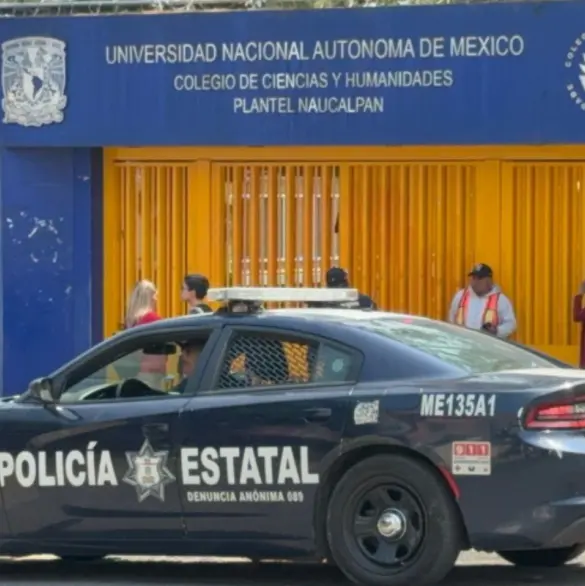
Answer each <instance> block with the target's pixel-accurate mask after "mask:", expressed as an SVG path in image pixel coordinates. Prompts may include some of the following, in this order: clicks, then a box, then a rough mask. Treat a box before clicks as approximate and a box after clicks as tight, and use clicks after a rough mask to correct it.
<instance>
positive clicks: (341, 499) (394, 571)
mask: <svg viewBox="0 0 585 586" xmlns="http://www.w3.org/2000/svg"><path fill="white" fill-rule="evenodd" d="M462 533H463V532H462V527H461V524H460V521H459V515H458V512H457V509H456V504H455V501H454V499H453V497H452V495H451V494H450V493H449V492H448V490H447V489H446V487H445V485H444V483H443V482H442V479H441V478H440V476H439V475H438V473H437V472H436V471H434V470H432V469H431V468H430V467H429V466H427V465H425V464H424V463H419V462H418V461H416V460H414V459H413V458H409V457H408V456H403V455H398V454H396V455H394V454H393V455H379V456H373V457H371V458H368V459H366V460H363V461H361V462H359V463H357V464H356V465H355V466H353V467H352V468H350V469H349V470H348V471H347V472H346V473H345V474H344V476H343V477H342V478H341V480H340V481H339V482H338V484H337V486H336V487H335V489H334V491H333V494H332V495H331V498H330V500H329V504H328V509H327V539H328V542H329V548H330V550H331V555H332V558H333V560H334V562H335V563H336V565H337V566H338V567H339V568H340V569H341V570H342V571H343V572H344V573H345V574H346V576H347V577H348V578H349V579H350V580H352V581H353V582H355V583H357V584H363V585H368V586H423V585H427V584H436V583H437V582H440V581H441V580H442V579H443V578H444V577H445V575H446V574H447V573H448V572H449V571H450V570H451V568H452V567H453V565H454V564H455V560H456V559H457V556H458V555H459V552H460V549H461V544H462V536H463V535H462Z"/></svg>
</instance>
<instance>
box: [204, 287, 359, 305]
mask: <svg viewBox="0 0 585 586" xmlns="http://www.w3.org/2000/svg"><path fill="white" fill-rule="evenodd" d="M207 298H208V299H209V300H210V301H220V302H230V301H236V302H237V301H252V302H257V303H268V302H270V301H274V302H278V303H284V302H297V303H313V302H326V303H327V302H329V303H344V302H347V301H357V299H358V291H357V289H320V288H310V287H222V288H216V289H209V291H208V292H207Z"/></svg>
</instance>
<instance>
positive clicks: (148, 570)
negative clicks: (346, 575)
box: [0, 553, 585, 586]
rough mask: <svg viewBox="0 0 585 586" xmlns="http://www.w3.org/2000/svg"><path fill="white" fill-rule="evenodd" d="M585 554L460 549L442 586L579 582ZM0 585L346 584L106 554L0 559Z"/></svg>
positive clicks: (283, 567)
mask: <svg viewBox="0 0 585 586" xmlns="http://www.w3.org/2000/svg"><path fill="white" fill-rule="evenodd" d="M584 582H585V556H583V557H582V558H581V559H580V560H579V563H575V564H572V565H570V566H567V567H565V568H562V569H560V570H545V571H542V570H519V569H517V568H515V567H513V566H510V565H508V564H506V563H505V562H503V561H501V560H500V559H499V558H498V557H497V556H495V555H486V554H478V553H466V554H464V555H462V556H461V559H460V560H459V563H458V565H457V568H456V569H455V570H454V571H453V573H452V574H451V575H450V576H449V577H448V578H447V580H446V581H445V582H444V585H443V586H524V585H525V584H538V586H582V585H583V583H584ZM0 584H2V586H9V585H11V584H14V585H16V584H18V585H19V586H63V585H64V584H72V585H73V584H75V586H95V585H98V584H107V585H108V586H122V585H124V586H129V585H132V586H147V585H148V586H151V585H152V584H160V585H161V586H163V585H164V586H251V585H252V584H253V585H254V586H349V584H348V583H347V582H346V581H345V580H344V579H343V578H340V575H339V573H338V572H337V571H336V570H335V569H332V568H328V567H326V566H322V565H310V566H306V565H305V566H296V565H295V566H292V565H290V564H261V565H260V566H257V567H255V566H253V565H252V564H249V563H241V562H239V561H237V560H236V561H229V562H227V563H226V560H222V561H221V563H220V562H219V560H217V561H216V562H215V563H210V562H209V561H207V562H201V561H200V560H197V559H195V558H148V560H144V559H139V558H125V559H116V558H112V559H109V560H105V561H104V562H100V563H94V564H86V565H71V564H64V563H61V562H59V561H54V560H53V559H52V558H49V557H47V558H35V559H33V560H31V558H26V559H20V560H5V559H1V560H0Z"/></svg>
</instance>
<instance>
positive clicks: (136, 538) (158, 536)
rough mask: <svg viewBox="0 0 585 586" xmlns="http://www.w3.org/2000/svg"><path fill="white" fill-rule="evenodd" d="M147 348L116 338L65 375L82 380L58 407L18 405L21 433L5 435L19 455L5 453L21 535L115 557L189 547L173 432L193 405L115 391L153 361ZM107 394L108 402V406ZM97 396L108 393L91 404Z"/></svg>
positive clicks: (11, 508)
mask: <svg viewBox="0 0 585 586" xmlns="http://www.w3.org/2000/svg"><path fill="white" fill-rule="evenodd" d="M114 338H115V337H114ZM147 340H150V338H147ZM144 343H145V340H144V338H141V337H140V334H137V339H136V340H135V341H131V343H129V344H130V346H128V345H127V344H122V348H121V349H118V346H117V344H116V341H115V340H114V341H113V342H112V343H111V347H110V348H108V349H107V350H105V351H104V352H103V356H102V355H100V354H99V353H98V354H97V356H92V357H91V358H89V359H88V360H87V361H85V362H90V361H91V366H90V367H87V366H86V364H85V362H84V359H80V360H79V363H78V364H77V365H74V366H73V367H72V368H71V369H70V370H69V372H68V373H67V375H66V376H65V380H66V381H67V380H73V381H75V382H74V383H72V385H69V384H68V383H67V382H66V383H65V387H64V388H65V392H64V393H63V395H62V397H61V400H60V403H59V404H57V405H53V406H43V405H39V404H37V403H23V404H15V405H14V407H13V409H12V412H11V417H12V419H13V425H12V427H10V426H8V425H6V426H5V429H4V432H5V441H4V442H3V445H4V446H10V448H9V451H7V452H3V451H2V452H0V482H1V484H2V487H3V488H2V490H3V498H4V503H5V506H6V510H7V514H8V517H9V522H10V524H11V528H12V531H13V533H14V537H16V538H21V539H40V538H42V539H43V540H46V541H49V542H51V541H52V542H55V541H58V542H59V543H61V544H66V543H67V542H69V541H74V542H75V543H77V544H82V543H93V544H99V543H104V542H109V545H108V547H109V548H110V549H109V553H116V552H117V551H120V550H121V551H123V552H126V553H128V552H132V551H137V550H140V547H141V546H140V544H141V543H144V542H145V541H147V540H149V539H152V540H155V541H157V542H160V541H161V540H166V543H167V545H169V546H170V545H171V544H172V542H173V540H182V539H184V531H183V527H182V521H181V514H182V505H181V501H180V499H179V489H178V487H177V482H176V479H177V476H178V473H177V468H176V457H175V456H176V454H175V452H174V450H173V448H174V444H173V433H174V432H175V425H176V423H177V421H178V414H179V412H180V410H181V408H182V407H184V406H185V405H186V404H187V403H188V402H189V398H188V397H186V396H182V395H174V396H173V395H169V394H168V393H166V392H161V391H160V390H159V391H157V394H151V396H140V395H139V396H137V397H136V398H131V397H127V398H124V397H121V398H118V399H116V398H114V393H112V390H114V389H116V390H117V388H118V383H119V382H120V381H132V380H136V378H134V377H137V373H138V370H139V368H140V363H141V361H142V360H143V359H144V354H143V352H142V351H141V350H136V348H137V347H143V345H144ZM208 344H209V342H208ZM161 345H163V344H162V341H161ZM165 345H168V344H165ZM129 349H131V350H133V351H132V352H130V353H129V354H124V355H123V356H122V357H121V358H120V355H121V353H122V352H125V351H126V350H129ZM203 352H205V349H204V350H203ZM202 356H203V354H202ZM135 358H136V361H135V362H136V363H133V360H134V359H135ZM162 358H165V356H162ZM93 365H97V367H98V369H97V370H94V368H93ZM173 368H176V360H175V361H174V364H173V361H172V360H171V357H168V369H167V373H169V375H170V373H171V370H172V369H173ZM88 369H89V370H88ZM80 371H81V372H83V378H80V375H77V374H76V373H79V372H80ZM76 377H77V380H76ZM193 377H197V372H195V373H194V375H193ZM110 383H112V384H110ZM139 384H140V383H139ZM102 387H103V389H104V390H103V392H105V393H107V395H105V396H102V397H101V398H100V397H99V393H101V392H102V390H101V389H102ZM96 388H97V393H98V395H95V396H94V395H91V397H92V398H90V399H87V393H88V392H89V393H93V392H94V389H96ZM132 388H133V387H130V390H131V389H132ZM134 388H135V387H134ZM152 388H154V387H152ZM82 397H86V399H87V400H83V399H82ZM80 399H81V400H80ZM19 422H20V423H19ZM4 449H6V448H4ZM96 547H97V545H96ZM44 551H45V550H44ZM51 551H52V550H51ZM137 552H138V553H140V551H137Z"/></svg>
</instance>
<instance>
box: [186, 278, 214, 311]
mask: <svg viewBox="0 0 585 586" xmlns="http://www.w3.org/2000/svg"><path fill="white" fill-rule="evenodd" d="M207 291H209V279H208V278H207V277H205V276H204V275H200V274H197V273H193V274H190V275H186V276H185V278H184V279H183V287H182V289H181V299H182V300H183V301H185V302H186V303H187V305H188V306H189V313H192V314H198V313H211V312H212V311H213V310H212V309H211V307H209V305H207V303H205V298H206V297H207Z"/></svg>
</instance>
